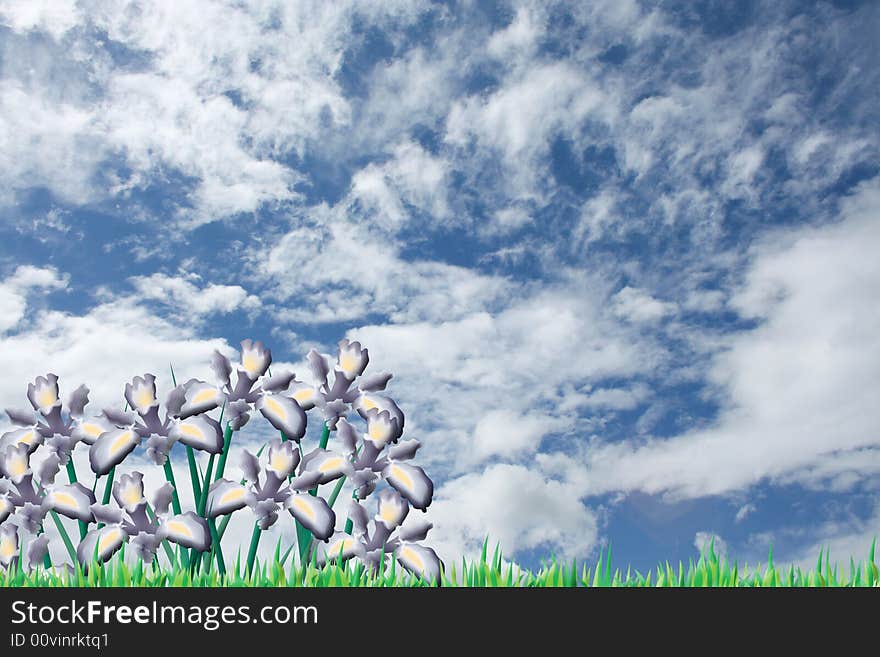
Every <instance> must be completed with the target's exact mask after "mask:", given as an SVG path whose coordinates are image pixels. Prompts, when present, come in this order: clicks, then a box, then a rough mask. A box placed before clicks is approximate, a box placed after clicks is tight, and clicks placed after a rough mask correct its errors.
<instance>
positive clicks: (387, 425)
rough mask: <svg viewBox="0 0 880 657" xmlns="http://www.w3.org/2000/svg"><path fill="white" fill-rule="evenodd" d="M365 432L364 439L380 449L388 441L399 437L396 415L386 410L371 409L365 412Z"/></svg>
mask: <svg viewBox="0 0 880 657" xmlns="http://www.w3.org/2000/svg"><path fill="white" fill-rule="evenodd" d="M366 420H367V433H366V434H365V435H364V440H369V441H370V442H371V443H373V445H375V446H376V447H377V448H378V449H380V450H381V449H382V448H383V447H385V445H387V444H388V443H393V442H396V441H397V439H398V438H400V434H401V432H402V429H401V427H400V423H399V422H398V421H397V418H396V417H393V416H392V415H391V413H389V412H388V411H379V410H377V409H372V410H370V411H367V413H366Z"/></svg>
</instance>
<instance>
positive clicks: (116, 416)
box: [101, 408, 134, 427]
mask: <svg viewBox="0 0 880 657" xmlns="http://www.w3.org/2000/svg"><path fill="white" fill-rule="evenodd" d="M101 412H102V413H103V414H104V417H105V418H107V419H108V420H109V421H110V422H111V423H112V424H113V425H114V426H116V427H130V426H131V425H132V424H134V416H133V415H132V414H131V413H129V412H127V411H119V410H117V409H115V408H105V409H104V410H103V411H101Z"/></svg>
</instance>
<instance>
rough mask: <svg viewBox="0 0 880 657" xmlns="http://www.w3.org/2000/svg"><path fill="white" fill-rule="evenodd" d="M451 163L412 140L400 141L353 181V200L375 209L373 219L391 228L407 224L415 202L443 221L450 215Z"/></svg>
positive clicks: (423, 209)
mask: <svg viewBox="0 0 880 657" xmlns="http://www.w3.org/2000/svg"><path fill="white" fill-rule="evenodd" d="M447 175H448V165H447V164H446V163H445V162H444V161H442V160H441V159H440V158H437V157H434V156H432V155H431V154H430V153H428V152H427V151H425V150H424V149H423V148H422V147H421V146H419V145H418V144H415V143H413V142H404V143H401V144H399V145H398V146H397V147H396V148H394V150H393V156H392V158H391V159H390V160H389V161H388V162H385V163H384V164H381V165H377V164H370V165H368V166H366V167H365V168H363V169H361V170H360V171H358V172H356V173H355V174H354V176H353V177H352V181H351V187H352V188H351V193H350V198H351V201H360V203H361V204H363V206H364V209H365V210H368V211H369V210H373V211H375V214H374V215H372V220H373V221H374V222H375V223H377V224H378V225H380V226H382V227H383V228H386V229H388V230H391V231H393V230H395V229H396V228H398V227H399V226H400V224H402V223H404V222H405V221H406V220H407V218H408V216H409V210H408V209H407V207H406V205H407V204H408V205H412V206H415V207H416V208H418V209H419V210H421V211H423V212H426V213H428V214H429V215H430V216H431V218H432V220H435V221H437V220H439V221H442V220H443V219H446V218H447V217H448V215H449V207H448V205H447V200H446V178H447Z"/></svg>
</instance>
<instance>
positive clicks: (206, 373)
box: [0, 302, 230, 411]
mask: <svg viewBox="0 0 880 657" xmlns="http://www.w3.org/2000/svg"><path fill="white" fill-rule="evenodd" d="M39 319H40V321H38V322H32V323H30V324H29V325H28V326H27V327H26V328H25V329H22V330H20V331H18V332H17V333H15V334H13V335H7V336H5V337H3V338H2V339H0V359H2V360H3V362H4V363H7V367H6V375H5V376H4V377H3V380H2V382H0V407H13V408H22V407H25V406H26V405H27V398H26V396H25V393H26V392H27V384H28V382H30V381H33V380H34V378H35V377H37V376H42V375H45V374H46V373H47V372H53V373H55V374H57V375H58V376H59V379H60V381H59V385H60V386H61V388H62V395H65V396H66V395H67V394H69V393H70V392H71V391H72V390H73V389H74V388H75V387H76V386H78V385H79V384H81V383H85V384H86V385H88V386H89V388H90V389H91V391H92V393H91V395H90V399H91V400H92V404H93V405H94V409H95V410H96V411H97V410H99V409H100V408H102V407H104V406H117V405H121V404H122V403H123V397H122V394H123V389H124V386H125V383H127V382H128V381H130V380H131V378H132V377H133V376H135V375H142V374H144V373H145V372H152V373H154V374H156V376H157V377H158V381H157V385H158V387H159V391H160V397H161V398H164V395H165V394H167V392H168V391H169V390H170V389H171V388H172V385H171V381H170V378H171V377H170V372H169V369H168V368H169V364H173V365H174V369H175V372H176V373H177V376H178V377H180V378H190V377H196V378H201V379H203V380H213V374H212V373H211V370H210V367H209V358H210V356H211V353H212V351H213V350H214V349H220V350H221V351H225V352H226V353H229V352H230V348H229V346H228V345H226V343H225V342H224V341H223V340H218V339H200V338H198V337H196V336H195V335H193V334H192V332H191V331H190V330H189V329H185V328H181V327H177V326H174V325H172V324H169V323H168V322H167V321H165V320H163V319H161V318H159V317H156V316H155V315H152V314H150V313H148V312H147V311H145V310H144V309H142V308H140V307H138V306H135V305H132V304H129V303H126V302H114V303H107V304H102V305H98V306H96V307H94V308H92V309H90V310H89V311H87V312H85V313H83V314H82V315H71V314H68V313H63V312H57V311H46V312H42V313H40V318H39ZM92 404H90V406H89V408H92V407H93V406H92Z"/></svg>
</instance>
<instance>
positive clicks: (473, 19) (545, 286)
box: [0, 0, 880, 570]
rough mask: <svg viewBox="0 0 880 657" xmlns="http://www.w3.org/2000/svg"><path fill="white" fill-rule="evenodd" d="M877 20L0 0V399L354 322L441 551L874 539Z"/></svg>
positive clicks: (812, 8) (337, 329)
mask: <svg viewBox="0 0 880 657" xmlns="http://www.w3.org/2000/svg"><path fill="white" fill-rule="evenodd" d="M176 4H179V5H181V6H175V5H176ZM878 29H880V9H878V6H877V5H876V3H870V2H816V3H799V2H767V3H762V2H737V3H728V2H704V3H690V2H685V3H676V2H663V3H647V2H635V1H632V2H628V1H624V0H614V1H608V2H605V1H601V2H576V3H575V2H568V3H566V2H562V3H554V2H540V3H539V2H513V3H506V2H484V3H472V2H445V3H426V2H416V1H413V2H410V1H403V0H399V1H392V2H351V3H347V2H337V3H323V2H297V3H280V2H254V3H238V2H230V3H224V2H202V1H196V0H193V1H192V2H187V3H174V4H172V3H163V2H157V3H151V2H111V3H93V2H66V1H62V0H57V1H51V2H50V1H45V2H15V1H12V2H0V76H2V81H0V145H2V147H0V217H2V221H0V302H2V304H3V307H4V309H5V312H4V314H3V318H2V319H0V360H2V362H3V364H4V368H6V376H5V377H3V380H2V381H0V402H2V404H3V405H4V406H21V404H22V401H23V399H24V391H25V387H26V383H27V382H28V381H29V380H32V379H33V377H35V376H37V375H40V374H44V373H45V372H47V371H54V372H56V373H57V374H59V375H60V377H61V380H62V383H63V382H66V381H67V382H69V385H71V386H72V385H76V384H78V383H79V382H80V381H85V382H87V383H88V384H89V386H90V387H91V388H92V390H93V395H92V396H93V400H94V401H95V402H96V405H98V406H100V405H103V404H113V403H117V402H118V400H119V399H121V393H122V387H123V385H124V383H125V381H126V380H127V379H129V378H130V377H131V376H133V375H135V374H142V373H143V372H146V371H153V372H156V373H157V374H158V375H159V376H160V386H167V384H168V382H167V381H163V379H162V377H163V376H164V373H165V371H166V368H167V363H169V362H173V363H174V365H175V369H176V370H177V371H178V372H184V373H186V375H188V376H198V377H201V378H205V379H209V378H210V371H209V370H208V367H207V357H208V355H209V354H210V353H211V351H212V350H213V349H214V348H221V349H224V350H227V351H229V350H230V348H231V347H235V346H236V345H237V344H238V342H239V341H240V340H241V339H243V338H246V337H254V338H257V339H262V340H263V341H265V342H266V344H267V345H268V346H270V348H271V349H272V351H273V354H274V357H275V360H276V361H280V362H282V363H287V364H289V365H290V367H291V368H293V369H294V370H295V371H298V372H300V371H303V370H302V359H303V357H304V355H305V353H306V352H307V351H308V350H309V349H310V348H312V347H315V348H318V349H319V350H321V351H322V352H324V353H330V352H331V351H332V350H333V348H334V345H335V343H336V342H337V341H338V340H339V339H340V338H342V337H346V336H347V337H350V338H358V339H360V340H362V342H363V343H364V344H365V345H366V346H367V347H368V348H369V349H370V353H371V356H372V362H373V363H374V364H375V367H377V368H378V369H389V370H391V371H392V372H394V373H395V378H394V380H393V384H392V387H391V392H392V394H393V395H394V396H395V398H397V399H398V400H399V402H400V404H401V405H402V407H403V409H404V411H405V412H406V413H407V434H409V435H411V436H412V437H417V438H419V439H420V440H421V441H422V443H423V444H424V447H423V450H422V452H420V458H421V463H422V464H423V465H424V466H425V467H426V468H427V469H428V471H429V473H430V474H431V475H432V476H433V477H434V479H435V482H436V484H437V494H436V498H435V502H434V504H433V505H432V507H431V510H430V515H431V518H432V520H433V522H434V523H435V526H436V529H435V532H434V533H432V538H433V539H434V543H435V545H436V546H437V547H438V550H439V551H441V553H442V554H443V555H444V556H446V557H454V556H456V555H458V554H461V553H470V552H472V551H473V550H474V549H475V548H476V546H478V545H479V544H480V543H481V542H482V539H483V537H484V536H485V535H486V533H489V534H490V536H491V537H492V539H493V540H500V541H501V542H502V544H503V545H504V546H505V549H506V552H507V555H508V556H509V557H510V558H512V559H515V560H517V561H519V562H521V563H523V564H525V565H529V566H534V565H536V564H537V563H538V562H539V560H540V558H541V557H542V556H546V555H548V554H550V553H551V552H552V553H555V554H559V555H565V556H566V557H572V556H576V557H578V558H591V557H594V556H595V555H596V554H597V552H598V550H599V548H600V547H601V546H602V545H605V544H607V543H608V542H611V543H612V544H613V547H614V553H615V555H616V559H617V560H620V561H621V562H623V563H631V564H632V565H633V566H634V567H636V568H639V569H642V570H644V569H645V568H648V567H650V566H651V565H652V564H655V563H657V562H658V561H660V560H667V559H668V560H670V561H677V560H679V559H683V560H687V559H689V558H691V557H693V556H695V555H696V554H697V548H696V547H695V546H696V545H699V544H701V543H702V541H704V540H706V538H707V537H710V536H716V537H717V539H716V540H718V541H719V542H721V543H723V545H724V546H725V547H726V549H727V550H729V552H730V553H731V554H732V555H734V556H736V557H737V558H738V559H739V560H740V561H746V560H748V561H750V562H755V561H756V560H759V559H763V558H765V556H766V553H767V549H768V547H769V546H770V545H771V544H772V545H773V546H774V551H775V554H776V557H777V559H780V560H787V561H793V562H799V563H800V562H810V561H812V560H814V559H815V556H816V555H817V554H818V550H819V547H820V546H830V547H831V549H832V556H833V555H835V554H837V555H839V556H840V557H841V558H845V559H848V557H849V556H850V554H852V555H854V556H856V557H860V556H863V555H864V554H866V552H867V549H868V546H869V544H870V541H871V538H872V537H873V536H874V535H876V534H880V505H878V503H877V488H878V483H880V482H878V472H880V452H878V447H880V407H878V406H877V404H876V399H877V394H878V393H880V337H878V336H880V332H878V330H877V329H878V328H880V315H878V310H877V306H876V299H877V298H878V296H880V265H878V264H877V262H876V261H877V260H878V259H877V258H876V253H877V250H878V247H880V224H878V221H880V164H878V162H880V160H878V151H880V144H878V138H877V134H878V133H877V126H878V125H880V120H878V119H880V116H878V113H880V109H878V108H880V103H878V100H880V99H878V97H877V89H878V88H880V66H878V63H880V62H878V58H877V55H876V48H875V45H874V41H875V40H876V34H877V33H878ZM165 378H167V377H165ZM165 389H167V387H166V388H165ZM247 429H249V430H250V433H248V431H247V430H246V431H245V432H243V434H242V436H240V439H241V444H242V445H244V446H252V445H254V444H258V443H259V442H260V440H261V433H260V431H261V430H260V429H258V428H256V427H248V428H247ZM242 528H243V531H246V527H245V526H244V525H242ZM289 529H290V528H289V527H287V526H286V525H285V526H280V527H279V528H278V529H277V531H278V532H282V533H283V532H284V531H287V530H289ZM267 543H268V542H267Z"/></svg>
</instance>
